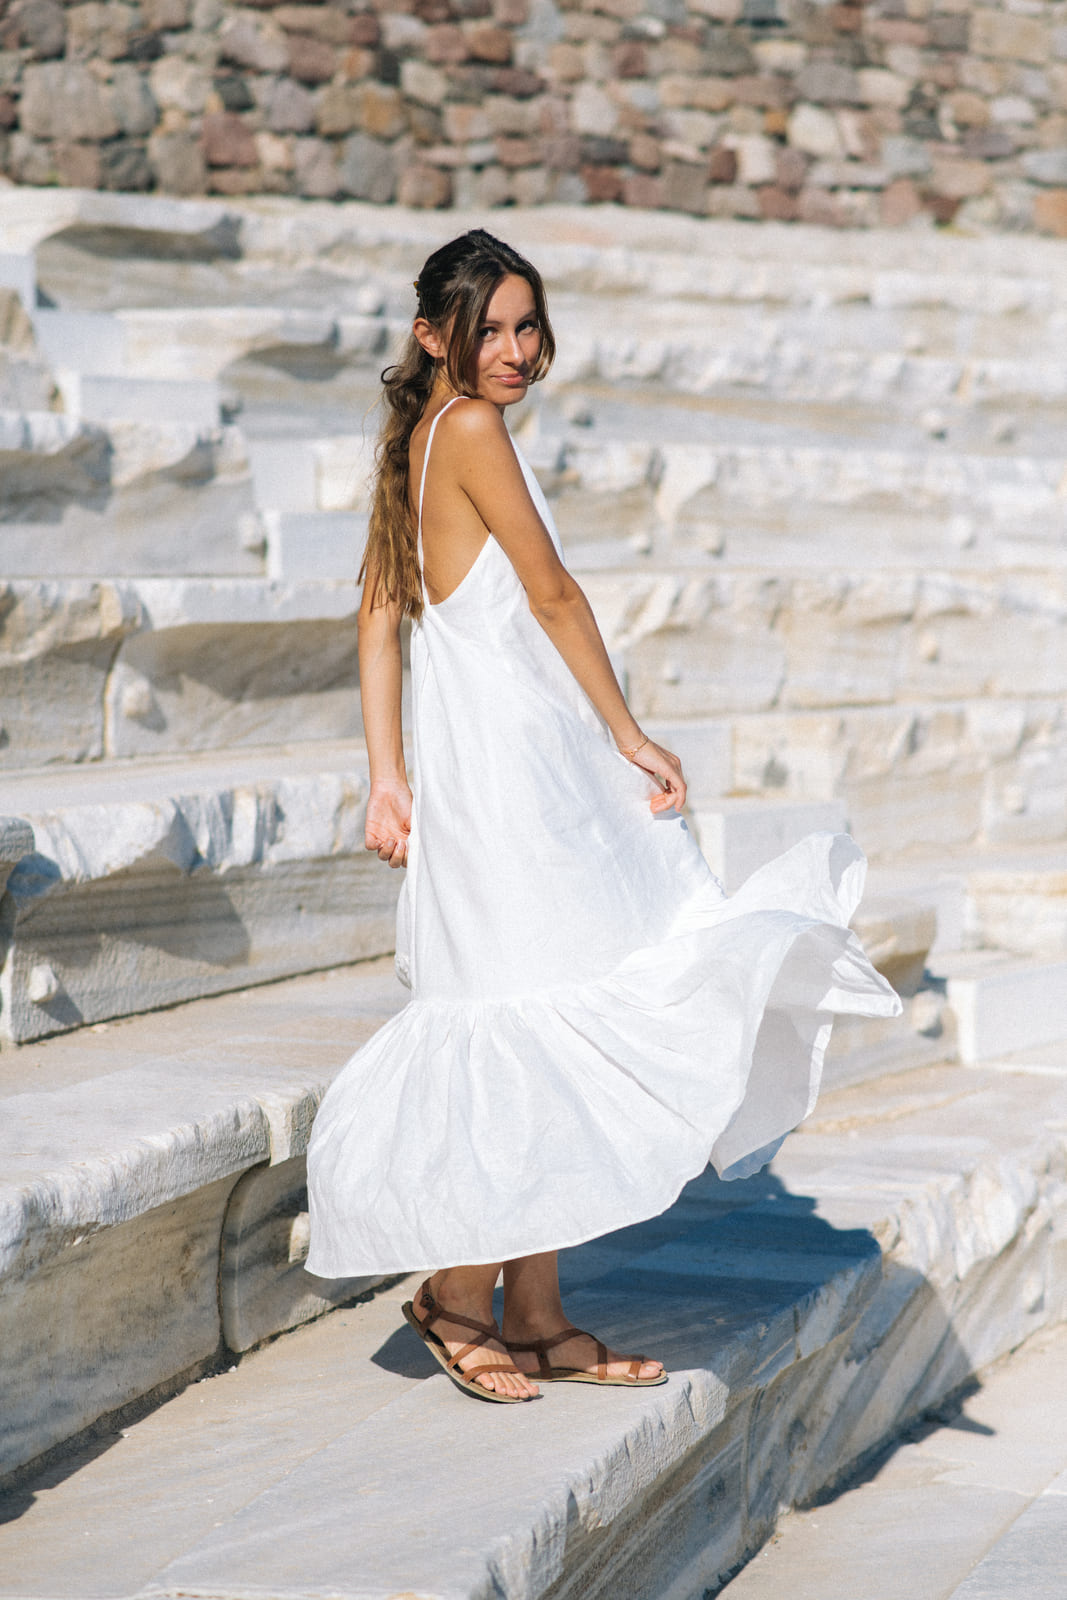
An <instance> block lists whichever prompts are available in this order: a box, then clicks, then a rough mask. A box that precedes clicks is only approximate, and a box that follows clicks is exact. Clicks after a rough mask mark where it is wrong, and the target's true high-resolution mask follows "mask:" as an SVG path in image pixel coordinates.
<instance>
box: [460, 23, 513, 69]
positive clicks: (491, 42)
mask: <svg viewBox="0 0 1067 1600" xmlns="http://www.w3.org/2000/svg"><path fill="white" fill-rule="evenodd" d="M467 49H468V50H469V52H470V54H471V55H472V56H473V58H474V60H475V61H490V62H492V63H493V64H494V65H497V66H502V67H503V66H507V65H508V63H509V62H510V61H511V34H510V33H508V32H507V30H506V29H505V28H494V27H492V26H489V25H486V26H479V27H474V28H471V30H470V31H469V33H468V34H467Z"/></svg>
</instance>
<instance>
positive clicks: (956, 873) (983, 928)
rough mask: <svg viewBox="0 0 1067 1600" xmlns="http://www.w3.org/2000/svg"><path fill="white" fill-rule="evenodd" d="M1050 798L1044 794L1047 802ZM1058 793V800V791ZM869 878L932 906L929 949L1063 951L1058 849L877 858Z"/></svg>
mask: <svg viewBox="0 0 1067 1600" xmlns="http://www.w3.org/2000/svg"><path fill="white" fill-rule="evenodd" d="M1056 798H1057V797H1056V795H1055V794H1051V795H1050V796H1049V800H1050V802H1052V801H1055V799H1056ZM1058 798H1059V800H1060V802H1061V803H1062V801H1063V796H1062V794H1060V795H1059V797H1058ZM1022 820H1025V813H1024V814H1023V817H1022ZM871 881H872V885H873V886H874V887H875V888H876V889H877V890H884V889H887V888H889V887H890V886H893V887H895V888H896V889H897V890H898V892H900V893H902V894H904V895H907V896H908V897H909V898H910V899H913V900H917V901H919V902H920V903H922V904H924V905H929V906H931V907H932V908H933V909H934V910H935V911H936V913H937V917H938V940H937V944H936V945H935V951H938V952H939V951H940V950H942V949H944V950H951V949H963V948H967V947H970V948H983V947H996V948H999V949H1001V950H1004V951H1006V952H1008V953H1010V954H1015V955H1019V956H1031V957H1038V958H1046V959H1053V958H1055V957H1058V956H1062V955H1064V954H1065V953H1067V875H1065V872H1064V853H1063V847H1062V846H1053V847H1049V846H1048V845H1044V844H1038V845H1027V844H1026V843H1025V839H1024V840H1023V842H1021V843H1019V844H1017V845H1016V846H1015V847H1014V848H1006V847H1005V846H1004V844H1003V843H997V842H996V841H994V842H992V843H990V842H987V843H986V844H985V846H984V847H983V848H981V849H977V850H972V851H963V852H953V854H952V855H951V856H948V857H943V856H942V857H935V858H933V859H929V860H926V861H922V860H916V859H914V858H913V857H912V858H909V857H908V856H904V857H903V858H901V859H898V860H893V859H892V858H890V859H888V860H885V861H883V862H881V863H879V865H878V866H877V867H876V869H875V871H874V872H873V873H872V879H871Z"/></svg>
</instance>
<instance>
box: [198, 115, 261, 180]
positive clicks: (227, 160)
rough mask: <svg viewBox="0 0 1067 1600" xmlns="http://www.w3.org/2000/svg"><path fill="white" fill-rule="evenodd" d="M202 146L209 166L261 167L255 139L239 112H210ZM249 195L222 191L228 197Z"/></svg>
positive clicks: (202, 138)
mask: <svg viewBox="0 0 1067 1600" xmlns="http://www.w3.org/2000/svg"><path fill="white" fill-rule="evenodd" d="M201 144H202V145H203V150H204V160H205V161H206V162H207V164H208V166H209V167H255V166H258V164H259V157H258V155H257V154H256V141H255V136H254V134H253V133H252V130H251V128H249V127H246V125H245V124H244V123H243V122H242V121H241V119H240V117H239V116H238V115H237V113H236V112H235V111H209V112H207V113H206V115H205V117H204V126H203V132H202V133H201ZM212 182H213V183H214V179H213V180H212ZM246 192H248V191H244V190H240V189H233V188H229V189H224V190H219V193H225V194H239V193H246Z"/></svg>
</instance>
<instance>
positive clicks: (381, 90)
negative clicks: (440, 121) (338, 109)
mask: <svg viewBox="0 0 1067 1600" xmlns="http://www.w3.org/2000/svg"><path fill="white" fill-rule="evenodd" d="M356 107H357V111H358V116H359V124H358V125H359V127H361V128H362V129H363V131H364V133H370V134H373V135H374V137H375V138H376V139H396V138H398V137H399V135H400V134H402V133H403V132H404V130H405V128H406V127H407V126H408V113H407V109H406V107H405V105H404V97H403V95H402V94H401V93H400V91H399V89H390V88H389V87H388V86H387V85H386V84H383V83H361V84H360V85H359V87H358V88H357V90H356ZM420 109H423V110H426V109H429V108H428V107H423V108H420Z"/></svg>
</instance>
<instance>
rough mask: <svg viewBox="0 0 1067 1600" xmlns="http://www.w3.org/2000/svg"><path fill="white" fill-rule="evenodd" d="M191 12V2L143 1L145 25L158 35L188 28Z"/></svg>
mask: <svg viewBox="0 0 1067 1600" xmlns="http://www.w3.org/2000/svg"><path fill="white" fill-rule="evenodd" d="M189 11H190V6H189V0H141V16H142V18H143V19H144V22H145V25H146V27H148V28H150V29H152V30H153V31H154V32H156V33H161V32H163V30H164V29H167V30H169V31H177V30H178V29H180V28H187V27H188V26H189Z"/></svg>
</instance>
